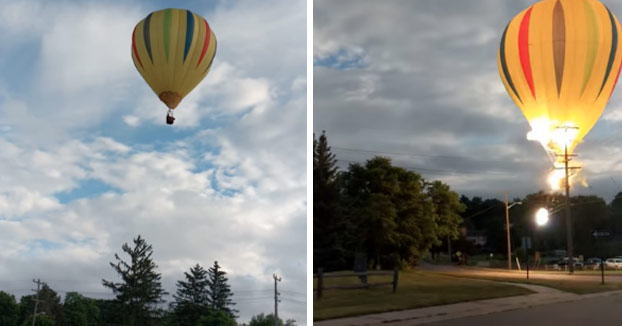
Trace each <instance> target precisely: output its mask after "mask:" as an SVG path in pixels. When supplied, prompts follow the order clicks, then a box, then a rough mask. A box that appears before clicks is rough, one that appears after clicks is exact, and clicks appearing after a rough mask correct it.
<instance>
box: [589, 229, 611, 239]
mask: <svg viewBox="0 0 622 326" xmlns="http://www.w3.org/2000/svg"><path fill="white" fill-rule="evenodd" d="M610 236H611V232H610V231H603V230H594V231H592V237H594V238H608V237H610Z"/></svg>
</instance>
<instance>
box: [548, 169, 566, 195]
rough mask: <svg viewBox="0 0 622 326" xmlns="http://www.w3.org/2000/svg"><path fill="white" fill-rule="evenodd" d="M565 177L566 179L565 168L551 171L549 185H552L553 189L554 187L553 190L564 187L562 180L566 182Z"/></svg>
mask: <svg viewBox="0 0 622 326" xmlns="http://www.w3.org/2000/svg"><path fill="white" fill-rule="evenodd" d="M565 179H566V172H565V171H564V170H560V169H555V170H553V171H551V173H550V174H549V177H548V180H547V181H548V183H549V186H551V189H553V191H558V190H560V189H561V188H562V187H563V185H562V182H564V181H565Z"/></svg>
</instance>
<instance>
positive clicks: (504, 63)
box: [499, 24, 523, 103]
mask: <svg viewBox="0 0 622 326" xmlns="http://www.w3.org/2000/svg"><path fill="white" fill-rule="evenodd" d="M508 27H510V25H509V24H508V26H506V27H505V31H504V32H503V36H502V37H501V47H500V49H499V51H501V52H500V54H499V57H500V58H501V67H502V68H503V75H504V76H505V79H506V80H507V81H508V85H510V88H511V89H512V91H513V92H514V95H516V98H518V100H519V101H520V102H521V103H523V100H522V99H521V98H520V96H519V95H518V92H516V88H514V83H513V82H512V77H510V72H509V71H508V64H507V61H506V58H505V36H506V34H507V32H508Z"/></svg>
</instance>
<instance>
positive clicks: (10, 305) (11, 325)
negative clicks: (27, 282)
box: [0, 291, 19, 326]
mask: <svg viewBox="0 0 622 326" xmlns="http://www.w3.org/2000/svg"><path fill="white" fill-rule="evenodd" d="M18 320H19V306H18V305H17V301H15V296H13V295H12V294H8V293H6V292H4V291H0V325H4V326H17V325H18V324H17V321H18Z"/></svg>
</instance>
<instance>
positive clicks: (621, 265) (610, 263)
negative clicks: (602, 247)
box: [605, 258, 622, 270]
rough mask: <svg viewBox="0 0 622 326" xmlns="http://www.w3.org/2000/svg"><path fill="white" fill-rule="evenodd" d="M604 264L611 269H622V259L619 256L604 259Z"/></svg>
mask: <svg viewBox="0 0 622 326" xmlns="http://www.w3.org/2000/svg"><path fill="white" fill-rule="evenodd" d="M605 266H606V267H607V268H611V269H616V270H617V269H622V259H621V258H609V259H607V260H605Z"/></svg>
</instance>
